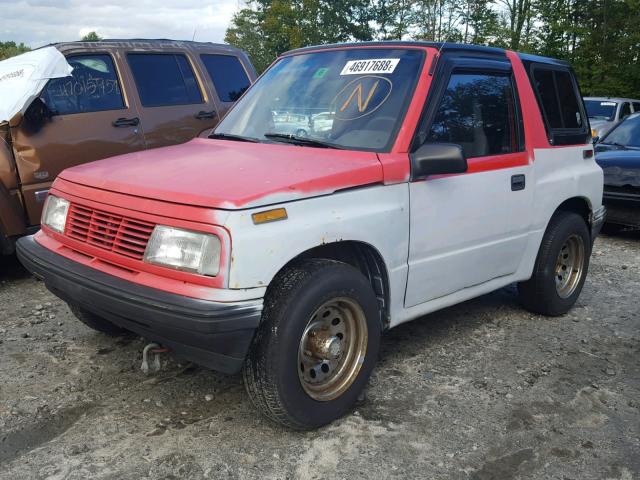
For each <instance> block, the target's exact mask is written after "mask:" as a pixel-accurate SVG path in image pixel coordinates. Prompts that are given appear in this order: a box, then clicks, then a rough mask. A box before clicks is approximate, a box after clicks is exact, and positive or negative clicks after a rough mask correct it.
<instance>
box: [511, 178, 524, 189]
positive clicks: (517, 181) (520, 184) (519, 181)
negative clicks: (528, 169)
mask: <svg viewBox="0 0 640 480" xmlns="http://www.w3.org/2000/svg"><path fill="white" fill-rule="evenodd" d="M525 186H526V180H525V177H524V175H513V176H512V177H511V190H512V191H514V192H517V191H518V190H524V187H525Z"/></svg>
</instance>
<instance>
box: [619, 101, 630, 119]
mask: <svg viewBox="0 0 640 480" xmlns="http://www.w3.org/2000/svg"><path fill="white" fill-rule="evenodd" d="M629 115H631V105H630V104H629V102H624V103H623V104H622V106H621V107H620V120H622V119H623V118H625V117H628V116H629Z"/></svg>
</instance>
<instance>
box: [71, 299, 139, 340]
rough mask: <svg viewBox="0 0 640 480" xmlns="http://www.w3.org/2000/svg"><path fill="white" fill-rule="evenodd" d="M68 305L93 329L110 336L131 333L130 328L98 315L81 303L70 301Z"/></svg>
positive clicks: (77, 316)
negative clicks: (127, 328)
mask: <svg viewBox="0 0 640 480" xmlns="http://www.w3.org/2000/svg"><path fill="white" fill-rule="evenodd" d="M68 305H69V309H70V310H71V313H73V314H74V315H75V316H76V318H77V319H78V320H80V321H81V322H82V323H84V324H85V325H86V326H87V327H89V328H91V329H93V330H96V331H98V332H100V333H104V334H106V335H109V336H110V337H121V336H125V335H130V334H131V332H130V331H129V330H126V329H124V328H122V327H119V326H117V325H116V324H114V323H111V322H110V321H109V320H105V319H104V318H102V317H100V316H98V315H96V314H95V313H93V312H90V311H89V310H86V309H85V308H83V307H81V306H80V305H77V304H73V303H70V304H68Z"/></svg>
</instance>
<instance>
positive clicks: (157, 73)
mask: <svg viewBox="0 0 640 480" xmlns="http://www.w3.org/2000/svg"><path fill="white" fill-rule="evenodd" d="M127 60H128V62H129V66H130V67H131V72H132V73H133V78H134V79H135V82H136V86H137V87H138V93H139V95H140V101H141V102H142V105H143V106H144V107H161V106H167V105H191V104H196V103H202V102H203V100H202V93H201V92H200V87H199V86H198V81H197V80H196V76H195V74H194V73H193V69H192V68H191V65H190V64H189V61H188V60H187V58H186V57H185V56H184V55H181V54H155V53H152V54H148V53H129V54H127Z"/></svg>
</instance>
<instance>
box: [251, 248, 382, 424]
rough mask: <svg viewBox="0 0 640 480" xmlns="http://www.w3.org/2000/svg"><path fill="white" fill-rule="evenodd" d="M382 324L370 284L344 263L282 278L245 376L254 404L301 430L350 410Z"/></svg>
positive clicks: (297, 270) (305, 266) (316, 264)
mask: <svg viewBox="0 0 640 480" xmlns="http://www.w3.org/2000/svg"><path fill="white" fill-rule="evenodd" d="M380 335H381V322H380V317H379V310H378V302H377V300H376V297H375V295H374V292H373V289H372V288H371V285H370V284H369V281H368V280H367V279H366V278H365V277H364V275H362V274H361V273H360V272H359V271H358V270H356V269H355V268H354V267H352V266H350V265H347V264H345V263H341V262H337V261H333V260H324V259H311V260H306V261H304V262H301V263H299V264H298V265H295V266H292V267H289V268H287V269H286V270H284V271H283V272H281V273H280V274H278V276H277V277H276V279H275V280H274V282H273V284H272V285H271V286H270V287H269V290H268V292H267V297H266V298H265V304H264V312H263V317H262V323H261V325H260V327H259V328H258V331H257V333H256V336H255V338H254V341H253V344H252V347H251V350H250V352H249V355H248V356H247V359H246V361H245V365H244V369H243V377H244V383H245V387H246V389H247V393H248V394H249V397H250V399H251V401H252V403H253V404H254V405H255V406H256V407H257V408H258V409H259V410H260V411H261V412H262V413H263V414H264V415H266V416H267V417H268V418H270V419H271V420H273V421H275V422H277V423H280V424H282V425H285V426H287V427H289V428H293V429H296V430H308V429H313V428H317V427H320V426H322V425H325V424H327V423H330V422H332V421H333V420H335V419H337V418H339V417H341V416H342V415H344V414H345V413H347V412H348V411H349V410H350V409H351V408H352V407H353V405H354V404H355V403H356V400H357V399H358V396H359V395H360V393H361V392H362V391H363V390H364V388H365V387H366V385H367V382H368V380H369V376H370V375H371V371H372V370H373V367H374V365H375V363H376V360H377V357H378V349H379V346H380Z"/></svg>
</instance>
